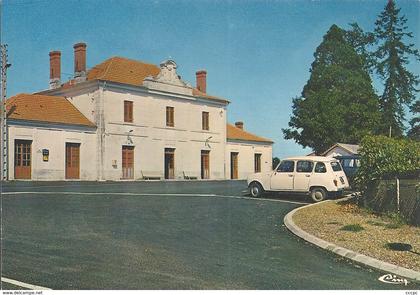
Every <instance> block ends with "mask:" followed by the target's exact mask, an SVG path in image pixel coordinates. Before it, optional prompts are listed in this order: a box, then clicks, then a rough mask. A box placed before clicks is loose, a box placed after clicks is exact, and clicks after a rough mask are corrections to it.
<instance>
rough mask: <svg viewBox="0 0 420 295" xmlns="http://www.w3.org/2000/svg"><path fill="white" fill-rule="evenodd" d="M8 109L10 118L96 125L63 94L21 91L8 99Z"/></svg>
mask: <svg viewBox="0 0 420 295" xmlns="http://www.w3.org/2000/svg"><path fill="white" fill-rule="evenodd" d="M6 109H7V118H9V119H14V120H27V121H36V122H48V123H58V124H70V125H83V126H89V127H95V124H93V123H92V122H91V121H89V120H88V119H87V118H86V117H85V116H84V115H83V114H82V113H81V112H79V110H78V109H77V108H76V107H75V106H74V105H73V104H72V103H70V102H69V101H68V100H67V99H65V98H64V97H61V96H49V95H41V94H27V93H21V94H18V95H15V96H13V97H10V98H9V99H8V100H7V101H6Z"/></svg>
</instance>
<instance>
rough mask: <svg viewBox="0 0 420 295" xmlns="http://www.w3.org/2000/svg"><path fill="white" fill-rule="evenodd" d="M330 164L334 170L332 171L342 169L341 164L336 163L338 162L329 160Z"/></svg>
mask: <svg viewBox="0 0 420 295" xmlns="http://www.w3.org/2000/svg"><path fill="white" fill-rule="evenodd" d="M330 164H331V168H332V169H333V170H334V171H336V172H337V171H341V170H342V169H341V165H340V163H338V162H331V163H330Z"/></svg>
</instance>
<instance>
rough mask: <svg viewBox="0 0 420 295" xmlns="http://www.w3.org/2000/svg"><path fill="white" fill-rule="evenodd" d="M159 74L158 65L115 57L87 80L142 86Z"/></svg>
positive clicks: (194, 93) (93, 72)
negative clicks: (149, 77) (149, 78)
mask: <svg viewBox="0 0 420 295" xmlns="http://www.w3.org/2000/svg"><path fill="white" fill-rule="evenodd" d="M159 73H160V68H159V67H158V66H156V65H153V64H148V63H144V62H142V61H138V60H133V59H128V58H124V57H119V56H114V57H111V58H109V59H107V60H105V61H104V62H102V63H100V64H98V65H96V66H94V67H93V68H91V69H90V70H89V71H88V73H87V80H105V81H112V82H118V83H122V84H129V85H134V86H142V85H143V80H144V78H146V77H148V76H152V77H156V76H157V75H158V74H159ZM73 84H74V80H70V81H68V82H66V83H64V84H63V85H62V87H63V88H69V87H71V86H72V85H73ZM193 95H194V96H200V97H205V98H209V99H216V100H220V101H224V102H228V101H227V100H226V99H223V98H219V97H216V96H211V95H207V94H206V93H203V92H200V91H199V90H198V89H196V88H193Z"/></svg>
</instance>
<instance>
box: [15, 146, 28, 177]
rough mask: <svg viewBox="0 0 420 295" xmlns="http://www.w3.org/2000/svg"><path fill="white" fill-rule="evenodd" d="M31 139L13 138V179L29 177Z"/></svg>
mask: <svg viewBox="0 0 420 295" xmlns="http://www.w3.org/2000/svg"><path fill="white" fill-rule="evenodd" d="M31 147H32V141H30V140H15V179H31V170H32V165H31V163H32V157H31Z"/></svg>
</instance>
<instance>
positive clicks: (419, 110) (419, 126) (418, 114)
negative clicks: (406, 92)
mask: <svg viewBox="0 0 420 295" xmlns="http://www.w3.org/2000/svg"><path fill="white" fill-rule="evenodd" d="M410 109H411V113H413V118H412V119H411V120H410V126H411V129H410V130H409V131H408V133H407V135H408V137H410V138H411V139H414V140H418V141H420V100H417V101H416V102H414V103H413V104H412V105H411V108H410Z"/></svg>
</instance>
